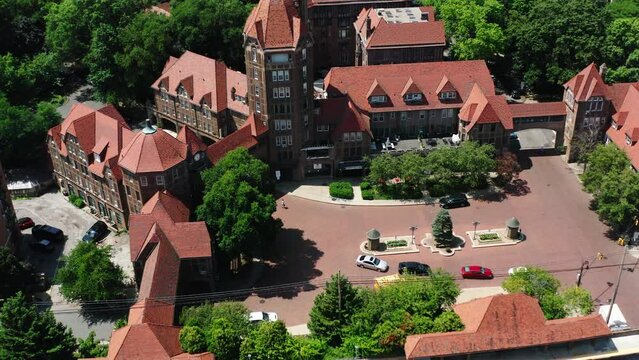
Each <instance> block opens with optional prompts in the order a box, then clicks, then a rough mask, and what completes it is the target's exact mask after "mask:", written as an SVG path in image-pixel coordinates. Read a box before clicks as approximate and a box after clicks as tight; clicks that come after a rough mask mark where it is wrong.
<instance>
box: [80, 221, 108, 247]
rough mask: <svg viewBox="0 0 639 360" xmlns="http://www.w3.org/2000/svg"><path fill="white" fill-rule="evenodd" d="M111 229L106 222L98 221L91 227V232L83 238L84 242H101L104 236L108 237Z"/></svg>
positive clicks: (88, 231)
mask: <svg viewBox="0 0 639 360" xmlns="http://www.w3.org/2000/svg"><path fill="white" fill-rule="evenodd" d="M108 230H109V227H108V226H107V224H106V223H105V222H104V221H99V220H98V221H96V222H95V224H93V225H91V227H90V228H89V230H87V232H86V233H85V234H84V236H83V237H82V241H86V242H93V241H98V240H100V239H101V238H102V237H103V236H105V235H106V233H107V231H108Z"/></svg>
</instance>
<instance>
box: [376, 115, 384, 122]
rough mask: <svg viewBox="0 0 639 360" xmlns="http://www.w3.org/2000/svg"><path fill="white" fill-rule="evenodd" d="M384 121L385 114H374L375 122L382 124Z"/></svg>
mask: <svg viewBox="0 0 639 360" xmlns="http://www.w3.org/2000/svg"><path fill="white" fill-rule="evenodd" d="M382 121H384V114H383V113H373V122H382Z"/></svg>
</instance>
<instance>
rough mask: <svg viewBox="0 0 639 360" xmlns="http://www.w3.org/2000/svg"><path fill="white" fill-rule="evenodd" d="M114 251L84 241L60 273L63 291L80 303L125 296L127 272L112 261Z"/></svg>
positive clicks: (66, 295) (61, 289)
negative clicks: (125, 276)
mask: <svg viewBox="0 0 639 360" xmlns="http://www.w3.org/2000/svg"><path fill="white" fill-rule="evenodd" d="M111 252H112V248H111V247H110V246H105V247H98V246H96V245H94V244H92V243H88V242H80V243H79V244H78V245H77V246H76V247H75V248H74V249H73V250H72V251H71V254H69V256H68V257H66V258H65V263H64V265H63V266H62V267H61V268H60V269H58V273H57V274H56V278H57V280H58V281H59V282H60V284H61V286H60V292H61V293H62V295H64V297H65V298H67V299H69V300H77V301H96V300H112V299H117V298H122V297H124V286H125V285H124V271H123V270H122V268H121V267H120V266H118V265H115V264H113V262H112V261H111Z"/></svg>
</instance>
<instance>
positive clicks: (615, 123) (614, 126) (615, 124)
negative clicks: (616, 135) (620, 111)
mask: <svg viewBox="0 0 639 360" xmlns="http://www.w3.org/2000/svg"><path fill="white" fill-rule="evenodd" d="M610 126H612V128H613V129H615V130H619V128H618V127H617V126H618V125H617V122H616V121H614V120H613V122H612V124H611V125H610Z"/></svg>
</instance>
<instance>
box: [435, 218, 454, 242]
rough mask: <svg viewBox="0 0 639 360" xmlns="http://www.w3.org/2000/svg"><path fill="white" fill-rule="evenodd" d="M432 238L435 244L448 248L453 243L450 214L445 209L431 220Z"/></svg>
mask: <svg viewBox="0 0 639 360" xmlns="http://www.w3.org/2000/svg"><path fill="white" fill-rule="evenodd" d="M433 237H434V238H435V241H436V242H437V244H440V245H442V246H445V247H450V246H451V245H452V242H453V221H452V219H451V218H450V213H449V212H448V210H446V209H442V210H440V211H439V212H438V213H437V216H435V220H433Z"/></svg>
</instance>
